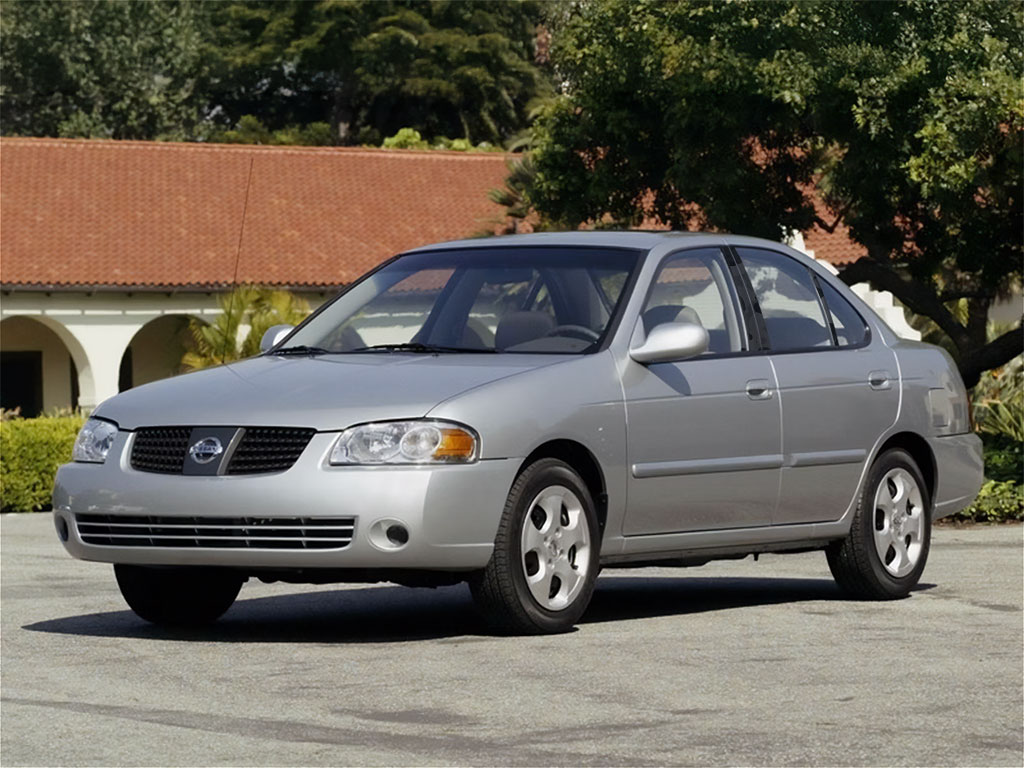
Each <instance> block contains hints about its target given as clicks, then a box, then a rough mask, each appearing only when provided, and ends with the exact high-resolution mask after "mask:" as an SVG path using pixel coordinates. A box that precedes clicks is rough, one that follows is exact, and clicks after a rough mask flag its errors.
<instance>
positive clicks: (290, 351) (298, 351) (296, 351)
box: [267, 344, 331, 355]
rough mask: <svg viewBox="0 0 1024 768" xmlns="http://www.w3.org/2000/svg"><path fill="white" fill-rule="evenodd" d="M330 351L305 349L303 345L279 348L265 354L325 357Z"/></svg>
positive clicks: (319, 348)
mask: <svg viewBox="0 0 1024 768" xmlns="http://www.w3.org/2000/svg"><path fill="white" fill-rule="evenodd" d="M330 351H331V350H329V349H324V348H323V347H307V346H306V345H305V344H296V345H295V346H294V347H281V349H273V350H271V351H270V352H267V354H268V355H326V354H329V353H330Z"/></svg>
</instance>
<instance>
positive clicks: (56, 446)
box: [0, 416, 84, 512]
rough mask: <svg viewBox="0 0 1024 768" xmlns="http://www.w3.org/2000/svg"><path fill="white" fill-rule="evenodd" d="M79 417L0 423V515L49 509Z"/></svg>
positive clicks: (69, 451) (69, 455) (78, 424)
mask: <svg viewBox="0 0 1024 768" xmlns="http://www.w3.org/2000/svg"><path fill="white" fill-rule="evenodd" d="M83 421H84V418H83V417H82V416H42V417H40V418H38V419H11V420H9V421H2V422H0V511H3V512H34V511H39V510H45V509H50V496H51V494H52V493H53V478H54V476H55V475H56V474H57V467H59V466H60V465H61V464H66V463H67V462H69V461H71V448H72V446H73V445H74V444H75V436H76V435H77V434H78V430H79V429H81V427H82V422H83Z"/></svg>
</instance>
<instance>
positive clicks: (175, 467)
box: [132, 427, 192, 475]
mask: <svg viewBox="0 0 1024 768" xmlns="http://www.w3.org/2000/svg"><path fill="white" fill-rule="evenodd" d="M191 434H192V427H149V428H146V429H139V430H136V432H135V442H134V443H133V445H132V469H137V470H139V471H140V472H163V473H164V474H168V475H180V474H181V472H182V468H183V467H184V466H185V456H186V454H187V453H188V438H189V435H191Z"/></svg>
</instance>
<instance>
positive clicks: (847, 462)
mask: <svg viewBox="0 0 1024 768" xmlns="http://www.w3.org/2000/svg"><path fill="white" fill-rule="evenodd" d="M736 251H737V253H738V255H739V258H740V261H741V263H742V265H743V271H744V274H745V275H746V276H747V277H748V279H749V281H750V286H751V287H752V289H753V293H754V296H755V299H756V301H757V305H758V310H759V316H760V317H761V318H763V324H762V335H764V336H766V338H767V345H768V348H769V349H768V351H769V359H770V360H771V365H772V367H773V369H774V374H775V376H776V379H777V381H778V389H779V398H780V401H781V404H782V436H783V437H782V448H783V455H784V461H783V467H782V477H781V485H780V490H779V504H778V508H777V511H776V513H775V516H774V522H775V523H777V524H787V523H812V522H824V521H830V520H837V519H838V518H840V517H841V516H842V515H843V513H844V512H845V511H846V509H847V507H848V506H849V505H850V503H851V501H852V500H853V498H854V495H855V493H856V491H857V485H858V482H859V480H860V475H861V470H862V468H863V466H864V463H865V462H866V461H867V459H868V456H869V455H870V452H871V449H872V448H873V446H874V444H875V442H876V441H877V439H878V437H879V435H881V434H882V432H884V431H885V430H886V429H888V428H889V427H890V426H891V425H892V424H893V422H894V421H895V420H896V415H897V409H898V406H899V381H898V378H897V370H896V360H895V354H894V353H893V351H892V350H891V349H889V348H888V347H886V346H885V345H884V344H883V343H882V342H881V340H880V339H872V337H871V333H870V329H869V327H868V325H867V324H866V323H865V321H864V319H863V318H862V317H861V316H860V315H859V313H858V312H857V311H856V309H854V307H853V305H852V304H851V303H850V302H848V301H847V300H846V299H845V298H844V297H843V296H842V295H841V294H840V293H839V291H838V290H837V289H835V288H834V287H832V286H831V285H829V284H828V281H827V280H824V279H821V278H819V277H818V276H816V275H815V274H814V273H813V272H812V271H811V270H810V269H809V268H808V267H807V266H806V265H804V264H802V263H801V262H800V261H798V260H797V259H795V258H793V257H792V256H789V255H787V254H785V253H782V252H780V251H774V250H771V249H764V248H745V247H741V248H737V249H736Z"/></svg>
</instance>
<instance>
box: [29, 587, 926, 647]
mask: <svg viewBox="0 0 1024 768" xmlns="http://www.w3.org/2000/svg"><path fill="white" fill-rule="evenodd" d="M933 586H934V585H932V584H921V585H919V586H918V587H917V588H916V589H917V590H925V589H930V588H932V587H933ZM244 594H245V591H244V590H243V592H242V595H243V596H244ZM848 600H850V598H849V597H847V596H846V595H845V594H843V593H842V592H841V591H840V590H839V589H838V587H836V585H835V583H834V582H833V581H832V580H830V579H798V578H766V579H752V578H737V577H726V578H700V577H697V578H682V577H664V576H653V577H648V576H627V577H623V576H603V577H602V578H600V579H598V582H597V589H596V590H595V592H594V597H593V600H592V601H591V603H590V607H589V608H588V609H587V612H586V614H585V615H584V616H583V618H582V619H581V620H580V624H582V625H586V624H595V623H600V622H609V621H636V620H642V619H650V618H656V617H660V616H685V615H687V614H693V613H705V612H708V611H724V610H731V609H737V608H744V607H753V606H761V605H780V604H786V603H802V602H826V603H836V602H842V601H848ZM22 629H26V630H29V631H32V632H49V633H55V634H65V635H82V636H92V637H120V638H138V639H151V640H197V641H204V642H233V643H244V642H250V643H267V642H271V643H273V642H277V643H299V642H306V643H310V642H312V643H316V642H319V643H365V642H409V641H416V640H437V639H444V638H456V637H467V636H487V635H491V634H492V633H491V632H490V631H489V630H488V628H487V626H486V625H485V624H484V623H483V621H482V620H481V619H480V618H479V616H478V615H477V614H476V612H475V611H474V609H473V603H472V599H471V597H470V594H469V589H468V588H467V587H466V586H465V585H458V586H454V587H441V588H438V589H412V588H408V587H399V586H386V587H364V588H346V589H336V590H320V591H316V592H299V593H293V594H287V595H274V596H272V597H256V598H251V599H248V600H246V599H244V598H243V599H239V600H238V601H236V603H235V604H234V605H233V606H232V607H231V609H230V610H229V611H228V612H227V613H226V614H225V615H224V616H223V617H221V619H220V620H219V621H218V622H217V623H215V624H213V625H211V626H208V627H202V628H196V629H171V628H165V627H158V626H155V625H153V624H149V623H148V622H145V621H143V620H142V619H140V618H139V617H137V616H136V615H135V614H134V613H132V612H131V611H129V610H123V611H108V612H104V613H90V614H82V615H77V616H67V617H64V618H59V619H50V620H47V621H39V622H35V623H33V624H27V625H24V626H23V627H22Z"/></svg>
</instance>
